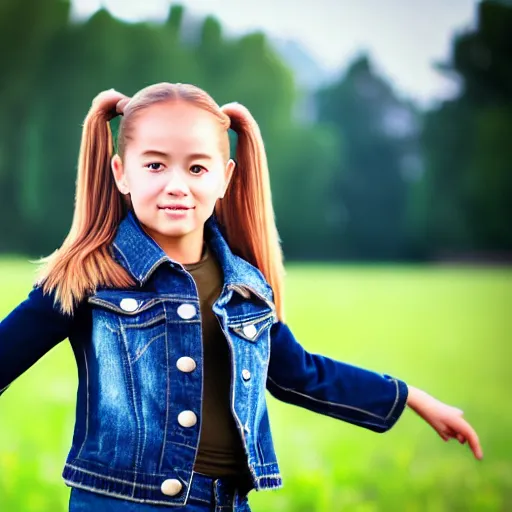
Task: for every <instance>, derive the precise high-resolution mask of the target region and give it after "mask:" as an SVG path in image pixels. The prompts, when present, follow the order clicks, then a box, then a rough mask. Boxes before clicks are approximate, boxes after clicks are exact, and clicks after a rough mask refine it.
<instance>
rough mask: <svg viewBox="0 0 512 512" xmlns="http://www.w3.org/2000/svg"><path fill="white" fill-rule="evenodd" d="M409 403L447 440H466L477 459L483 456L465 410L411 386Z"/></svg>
mask: <svg viewBox="0 0 512 512" xmlns="http://www.w3.org/2000/svg"><path fill="white" fill-rule="evenodd" d="M407 405H408V406H409V407H410V408H411V409H413V410H414V411H415V412H416V413H417V414H419V415H420V416H421V417H422V418H423V419H424V420H425V421H426V422H427V423H429V424H430V425H431V426H432V427H433V428H434V430H435V431H436V432H437V433H438V434H439V435H440V436H441V437H442V438H443V439H444V440H445V441H448V440H449V439H450V438H452V437H454V438H456V439H458V441H459V443H461V444H464V443H465V442H466V441H467V442H468V444H469V447H470V448H471V450H472V451H473V453H474V455H475V457H476V458H477V459H481V458H482V457H483V452H482V448H481V446H480V441H479V440H478V436H477V434H476V432H475V431H474V430H473V428H472V427H471V425H470V424H469V423H468V422H467V421H466V420H465V419H464V418H463V417H462V415H463V411H461V410H460V409H457V408H456V407H452V406H451V405H447V404H445V403H443V402H440V401H439V400H437V399H435V398H434V397H432V396H430V395H429V394H427V393H425V392H424V391H421V390H420V389H418V388H414V387H412V386H409V396H408V398H407Z"/></svg>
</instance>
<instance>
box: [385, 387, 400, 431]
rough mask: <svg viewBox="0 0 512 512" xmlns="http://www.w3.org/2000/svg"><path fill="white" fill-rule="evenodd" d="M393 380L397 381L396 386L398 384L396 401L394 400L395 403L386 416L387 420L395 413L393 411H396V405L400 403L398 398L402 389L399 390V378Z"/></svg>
mask: <svg viewBox="0 0 512 512" xmlns="http://www.w3.org/2000/svg"><path fill="white" fill-rule="evenodd" d="M392 380H393V382H394V383H395V386H396V396H395V401H394V403H393V406H392V407H391V410H390V411H389V413H388V415H387V416H386V418H385V420H386V421H387V420H388V419H389V418H390V416H391V415H392V414H393V412H394V410H395V408H396V406H397V404H398V398H399V394H400V390H399V388H398V382H397V380H396V379H392Z"/></svg>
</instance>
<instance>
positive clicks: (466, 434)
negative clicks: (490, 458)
mask: <svg viewBox="0 0 512 512" xmlns="http://www.w3.org/2000/svg"><path fill="white" fill-rule="evenodd" d="M451 427H452V428H453V429H454V430H455V431H456V433H457V439H459V441H460V442H463V441H461V439H463V440H465V441H467V442H468V444H469V447H470V448H471V451H472V452H473V454H474V455H475V457H476V458H477V459H481V458H482V457H483V456H484V454H483V451H482V447H481V446H480V440H479V439H478V436H477V434H476V432H475V430H474V429H473V427H471V425H470V424H469V423H468V422H467V421H466V420H465V419H463V418H457V421H456V422H454V424H452V425H451ZM459 436H460V438H459Z"/></svg>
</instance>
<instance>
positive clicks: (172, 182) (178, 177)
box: [165, 169, 188, 197]
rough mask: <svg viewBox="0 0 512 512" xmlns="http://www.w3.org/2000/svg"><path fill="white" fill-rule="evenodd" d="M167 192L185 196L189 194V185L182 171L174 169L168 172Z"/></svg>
mask: <svg viewBox="0 0 512 512" xmlns="http://www.w3.org/2000/svg"><path fill="white" fill-rule="evenodd" d="M165 193H166V194H170V195H173V196H178V197H183V196H186V195H187V194H188V186H187V183H186V181H185V180H184V179H183V176H182V173H181V172H180V171H178V170H174V169H173V170H172V171H171V172H170V173H168V179H167V183H166V185H165Z"/></svg>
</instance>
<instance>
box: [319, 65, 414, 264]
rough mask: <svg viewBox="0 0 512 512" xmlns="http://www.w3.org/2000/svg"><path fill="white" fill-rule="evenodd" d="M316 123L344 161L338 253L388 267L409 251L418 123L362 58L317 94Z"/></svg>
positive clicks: (339, 191)
mask: <svg viewBox="0 0 512 512" xmlns="http://www.w3.org/2000/svg"><path fill="white" fill-rule="evenodd" d="M318 105H319V118H320V120H321V121H324V122H328V123H331V124H332V125H334V126H335V127H336V129H337V132H338V137H339V139H340V141H342V143H341V142H340V144H339V145H338V147H339V148H340V151H341V150H342V151H343V152H342V154H340V155H339V156H340V159H341V161H342V165H341V167H340V168H339V170H338V172H337V174H336V177H335V182H334V183H333V187H335V189H336V190H337V195H338V201H339V202H341V203H342V205H343V206H341V207H340V209H341V211H342V212H344V218H343V226H341V225H340V227H341V228H342V231H341V230H340V233H339V237H340V244H341V247H340V253H341V254H342V255H343V256H344V257H345V258H350V259H365V260H390V259H400V258H403V257H404V256H405V254H406V251H407V224H406V212H407V194H408V180H411V179H415V178H416V177H417V175H418V165H419V164H418V160H419V157H418V147H417V142H418V130H419V121H418V117H417V115H416V113H415V111H414V109H413V108H412V107H411V106H410V105H408V104H407V103H405V102H403V101H400V100H399V99H398V98H397V97H396V96H395V94H394V93H393V91H392V89H391V87H390V86H389V85H388V84H387V83H386V82H385V81H384V80H383V79H382V78H380V77H379V76H378V75H377V74H376V73H375V71H374V70H373V67H372V65H371V63H370V60H369V58H368V57H367V56H362V57H360V58H358V59H357V60H355V61H354V62H353V63H352V65H351V66H350V67H349V69H348V71H347V73H346V75H345V76H344V77H343V78H341V79H340V80H339V81H338V82H336V83H334V84H333V85H331V86H329V87H327V88H325V89H323V90H321V91H319V93H318Z"/></svg>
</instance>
